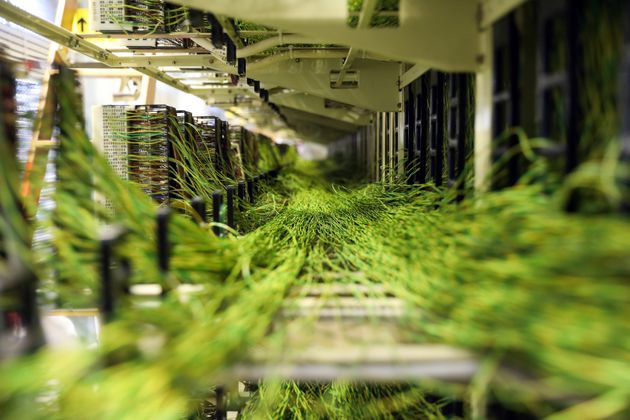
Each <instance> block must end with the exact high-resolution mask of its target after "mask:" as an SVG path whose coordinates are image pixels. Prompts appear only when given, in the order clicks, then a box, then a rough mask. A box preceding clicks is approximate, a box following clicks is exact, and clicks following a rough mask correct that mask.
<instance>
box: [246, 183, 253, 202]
mask: <svg viewBox="0 0 630 420" xmlns="http://www.w3.org/2000/svg"><path fill="white" fill-rule="evenodd" d="M247 195H249V202H250V203H251V204H254V180H253V179H251V178H250V179H248V180H247Z"/></svg>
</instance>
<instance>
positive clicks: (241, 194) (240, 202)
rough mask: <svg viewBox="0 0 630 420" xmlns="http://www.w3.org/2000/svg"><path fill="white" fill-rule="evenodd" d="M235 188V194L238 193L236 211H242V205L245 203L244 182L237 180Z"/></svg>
mask: <svg viewBox="0 0 630 420" xmlns="http://www.w3.org/2000/svg"><path fill="white" fill-rule="evenodd" d="M236 189H237V195H238V211H243V207H244V203H245V182H244V181H238V185H237V187H236Z"/></svg>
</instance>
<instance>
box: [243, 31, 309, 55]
mask: <svg viewBox="0 0 630 420" xmlns="http://www.w3.org/2000/svg"><path fill="white" fill-rule="evenodd" d="M313 42H314V41H313V40H312V39H310V38H306V37H304V36H301V35H282V34H280V35H279V36H277V37H274V38H267V39H264V40H262V41H258V42H257V43H255V44H252V45H248V46H247V47H244V48H240V49H239V50H238V51H237V52H236V56H237V57H239V58H246V57H251V56H252V55H256V54H260V53H262V52H264V51H266V50H268V49H270V48H275V47H279V46H280V45H286V44H311V43H313Z"/></svg>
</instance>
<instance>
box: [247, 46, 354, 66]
mask: <svg viewBox="0 0 630 420" xmlns="http://www.w3.org/2000/svg"><path fill="white" fill-rule="evenodd" d="M345 57H346V51H345V50H313V51H299V50H298V51H285V52H282V53H279V54H274V55H272V56H270V57H267V58H263V59H260V60H256V61H253V62H251V63H248V64H247V70H248V71H256V70H260V69H263V68H265V67H269V66H271V65H273V64H278V63H280V62H282V61H287V60H301V59H320V60H321V59H330V58H345Z"/></svg>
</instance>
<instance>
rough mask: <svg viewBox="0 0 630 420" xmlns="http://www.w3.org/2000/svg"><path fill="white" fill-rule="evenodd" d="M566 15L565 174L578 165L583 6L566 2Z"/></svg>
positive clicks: (572, 1) (573, 1) (570, 1)
mask: <svg viewBox="0 0 630 420" xmlns="http://www.w3.org/2000/svg"><path fill="white" fill-rule="evenodd" d="M565 7H566V13H567V38H568V39H567V43H568V57H567V68H566V71H567V88H568V92H567V97H568V98H567V100H568V118H567V149H566V167H565V169H566V172H567V173H570V172H572V171H573V170H574V169H575V168H576V167H577V166H578V164H579V156H578V146H579V143H580V128H581V124H580V122H581V120H582V116H581V111H580V91H579V89H580V83H579V74H578V69H579V67H580V62H581V57H580V55H581V54H580V51H581V47H580V26H581V21H582V16H581V8H582V7H583V4H582V3H581V2H576V1H575V0H566V3H565Z"/></svg>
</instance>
